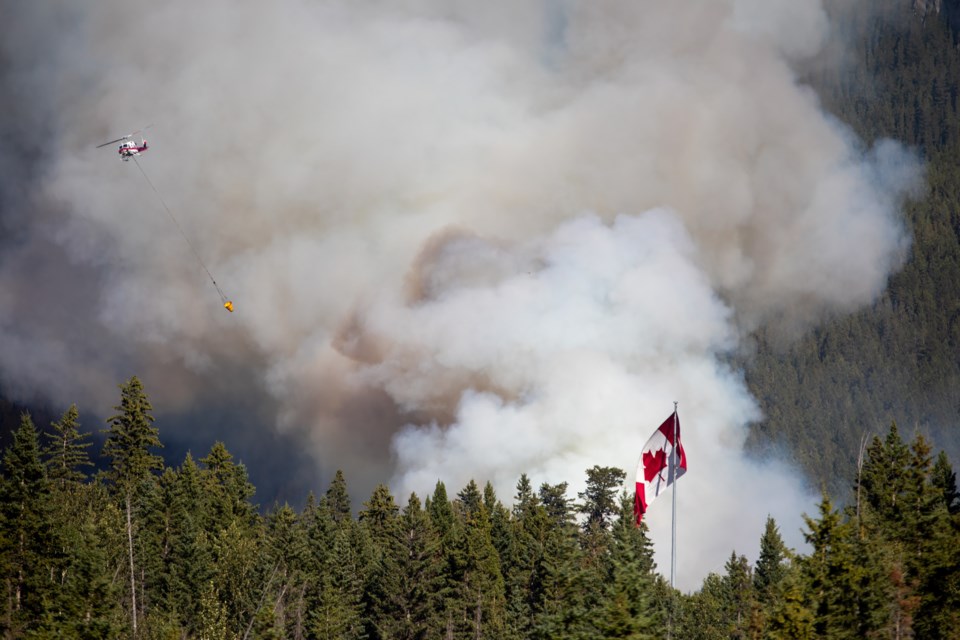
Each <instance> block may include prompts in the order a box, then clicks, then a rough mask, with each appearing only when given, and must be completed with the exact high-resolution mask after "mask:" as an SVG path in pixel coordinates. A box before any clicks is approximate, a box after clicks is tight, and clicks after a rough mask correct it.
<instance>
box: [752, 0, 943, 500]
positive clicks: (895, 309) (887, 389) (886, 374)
mask: <svg viewBox="0 0 960 640" xmlns="http://www.w3.org/2000/svg"><path fill="white" fill-rule="evenodd" d="M913 4H914V3H913V2H910V1H909V0H877V1H876V2H871V3H868V4H860V3H850V2H841V1H831V2H826V3H824V5H825V8H826V9H827V10H828V16H829V18H830V20H831V26H832V32H833V34H835V35H834V37H835V39H836V42H834V43H831V44H832V45H833V46H828V47H826V50H827V51H830V52H833V53H835V52H836V51H838V50H842V51H843V54H844V56H843V58H842V60H841V62H839V63H838V62H837V61H836V59H835V58H833V57H831V58H829V59H826V60H819V61H813V62H812V63H811V64H809V65H808V67H807V69H806V71H805V73H804V75H803V77H802V80H803V81H805V82H807V83H809V84H810V85H811V87H812V88H813V89H814V90H815V91H816V93H817V95H818V96H819V98H820V100H821V102H822V104H823V105H824V107H825V108H826V109H827V110H828V111H830V112H831V113H833V114H835V115H836V116H837V117H838V119H839V120H840V121H842V122H843V123H845V124H847V125H849V126H850V127H851V128H852V129H853V131H854V133H855V134H856V135H858V136H859V137H860V138H861V139H862V140H863V141H864V145H865V146H867V145H873V144H874V143H876V142H877V141H879V140H882V139H884V138H891V139H894V140H898V141H901V142H903V143H904V144H905V145H906V146H907V147H908V148H910V149H913V150H916V151H917V152H918V153H919V154H920V155H921V157H922V159H923V161H924V162H925V171H924V173H925V176H924V177H925V182H926V184H927V188H926V190H925V191H924V192H923V193H922V195H921V197H920V198H919V199H918V200H916V201H914V202H911V203H908V204H907V205H906V206H905V209H904V211H903V214H904V224H905V230H906V231H907V232H908V233H909V235H910V237H911V243H910V246H909V247H908V248H907V250H906V263H905V264H904V265H903V268H902V269H901V270H900V271H899V272H898V273H896V274H894V275H893V276H892V277H891V278H890V281H889V283H888V286H887V289H886V290H885V291H884V292H883V293H882V295H881V296H880V298H879V299H878V300H877V301H876V302H875V303H874V304H873V305H872V306H871V307H869V308H866V309H863V310H861V311H859V312H857V313H855V314H852V315H847V316H842V317H832V318H827V319H825V320H826V321H825V322H824V323H823V324H821V325H820V326H819V328H817V329H815V330H812V331H810V332H809V333H807V334H805V335H803V336H800V337H799V339H796V340H790V341H789V343H788V344H787V343H785V341H784V340H783V339H782V337H780V336H776V335H772V334H770V333H768V332H761V333H760V334H759V335H758V336H757V341H758V345H759V353H758V354H756V357H752V358H750V359H749V360H746V359H745V360H744V361H743V362H742V363H741V364H742V365H743V366H744V369H745V371H746V380H747V383H748V385H749V387H750V390H751V392H752V394H753V395H754V396H755V397H756V398H757V399H758V401H759V403H760V405H761V409H762V412H763V415H764V419H763V420H762V421H760V422H759V423H757V424H756V425H754V426H753V427H752V431H751V438H750V444H751V447H752V448H754V449H755V450H757V451H764V450H766V449H768V448H769V449H773V450H782V449H786V450H788V451H790V452H791V457H792V458H793V459H795V460H797V462H798V463H799V464H800V465H802V467H803V468H804V469H805V470H806V472H807V473H808V475H809V477H810V479H811V480H812V483H813V484H814V485H823V486H826V487H827V489H828V490H829V491H830V492H831V493H832V494H833V495H834V496H836V497H838V498H841V499H846V498H847V496H848V491H849V485H848V484H847V479H848V478H851V477H853V476H854V475H855V469H856V461H857V454H858V451H859V446H858V445H859V442H860V439H861V437H862V436H863V435H864V434H867V435H869V434H871V433H874V432H875V430H878V429H879V430H883V429H885V427H886V425H889V424H890V422H891V421H896V422H897V423H898V424H900V425H909V426H910V427H911V428H914V426H916V427H917V428H919V429H921V430H922V431H923V432H924V433H927V434H929V436H930V437H931V439H932V441H933V442H934V443H935V444H936V445H937V446H938V447H940V448H943V449H945V450H946V451H947V452H948V453H949V454H950V455H951V457H953V458H956V457H957V456H960V432H958V431H957V427H958V424H957V407H958V406H960V110H958V108H960V100H958V95H960V48H958V47H956V46H955V36H954V34H953V33H952V32H951V29H950V27H949V25H948V24H947V20H946V16H945V14H946V13H947V12H948V7H952V8H950V9H949V11H951V12H953V13H952V15H954V16H956V13H957V9H956V2H944V3H943V13H931V14H928V15H927V16H926V17H925V18H924V19H921V17H920V16H919V15H917V14H916V13H915V12H914V11H913ZM852 246H853V245H852ZM854 250H855V249H854ZM824 443H829V445H828V446H824Z"/></svg>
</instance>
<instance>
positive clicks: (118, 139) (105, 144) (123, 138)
mask: <svg viewBox="0 0 960 640" xmlns="http://www.w3.org/2000/svg"><path fill="white" fill-rule="evenodd" d="M132 135H133V134H132V133H131V134H130V135H126V136H123V137H122V138H117V139H116V140H111V141H110V142H104V143H103V144H98V145H97V146H96V148H97V149H99V148H100V147H105V146H107V145H108V144H114V143H116V142H120V141H121V140H126V139H127V138H129V137H130V136H132Z"/></svg>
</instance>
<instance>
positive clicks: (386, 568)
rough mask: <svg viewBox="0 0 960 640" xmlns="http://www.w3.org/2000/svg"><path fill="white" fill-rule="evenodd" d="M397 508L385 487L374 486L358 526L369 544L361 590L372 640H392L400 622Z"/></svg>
mask: <svg viewBox="0 0 960 640" xmlns="http://www.w3.org/2000/svg"><path fill="white" fill-rule="evenodd" d="M399 510H400V509H399V507H397V505H396V504H395V503H394V501H393V496H392V495H391V494H390V490H389V489H388V488H387V486H386V485H383V484H381V485H377V487H376V488H375V489H374V491H373V494H372V495H371V496H370V499H369V500H368V501H367V502H365V503H364V509H363V510H362V511H361V512H360V516H359V521H360V525H361V526H362V527H363V528H364V530H365V532H366V534H367V538H368V540H369V542H370V550H371V557H370V565H369V571H368V579H367V583H366V585H365V587H364V596H365V598H364V599H365V602H366V609H367V611H369V615H368V616H367V622H368V629H369V631H368V634H369V636H370V637H371V638H392V637H394V636H395V635H396V631H397V628H398V626H399V625H398V623H399V622H400V621H401V620H402V616H401V614H400V607H399V604H398V602H397V596H398V595H399V592H400V582H401V576H400V572H399V567H398V561H399V556H400V555H401V548H400V524H399V522H398V513H399Z"/></svg>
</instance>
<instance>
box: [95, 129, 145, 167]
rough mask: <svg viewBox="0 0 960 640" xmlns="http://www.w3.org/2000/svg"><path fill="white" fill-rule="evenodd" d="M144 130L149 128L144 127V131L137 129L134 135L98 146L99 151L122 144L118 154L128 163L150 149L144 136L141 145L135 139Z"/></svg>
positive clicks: (130, 134) (141, 138)
mask: <svg viewBox="0 0 960 640" xmlns="http://www.w3.org/2000/svg"><path fill="white" fill-rule="evenodd" d="M144 129H149V127H144V128H143V129H137V130H136V131H134V132H133V133H128V134H127V135H125V136H121V137H119V138H117V139H116V140H111V141H110V142H104V143H103V144H98V145H97V149H99V148H101V147H105V146H107V145H108V144H115V143H117V142H119V143H120V146H119V147H118V148H117V153H119V154H120V158H121V159H122V160H123V161H124V162H126V161H127V160H129V159H130V158H132V157H133V156H139V155H140V154H141V153H143V152H145V151H146V150H147V148H148V146H147V140H146V138H144V137H143V136H142V135H141V136H140V144H137V141H136V140H134V139H133V137H134V136H135V135H137V134H138V133H140V132H141V131H143V130H144Z"/></svg>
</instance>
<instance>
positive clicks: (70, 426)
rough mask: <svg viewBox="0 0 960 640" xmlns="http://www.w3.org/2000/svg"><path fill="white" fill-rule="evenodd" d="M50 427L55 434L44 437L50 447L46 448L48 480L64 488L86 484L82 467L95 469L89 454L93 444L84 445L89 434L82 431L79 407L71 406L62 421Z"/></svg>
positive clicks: (85, 476) (47, 434)
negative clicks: (70, 485)
mask: <svg viewBox="0 0 960 640" xmlns="http://www.w3.org/2000/svg"><path fill="white" fill-rule="evenodd" d="M50 426H51V427H53V432H52V433H46V434H45V435H46V437H47V446H46V447H45V448H44V455H45V457H46V464H47V476H48V477H49V478H50V480H51V482H53V483H54V484H56V485H59V486H60V487H61V488H62V487H63V486H65V485H67V484H70V483H81V482H83V481H84V480H86V478H87V474H86V472H84V471H83V467H92V466H93V462H91V461H90V456H89V455H88V454H87V451H86V450H87V448H88V447H90V446H91V445H92V444H93V443H92V442H84V440H86V439H87V438H88V437H89V435H90V434H82V433H80V431H79V428H80V412H79V411H78V410H77V405H75V404H73V405H70V408H69V409H67V411H66V412H65V413H64V414H63V417H61V418H60V420H59V421H57V422H54V423H52V424H51V425H50Z"/></svg>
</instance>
